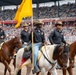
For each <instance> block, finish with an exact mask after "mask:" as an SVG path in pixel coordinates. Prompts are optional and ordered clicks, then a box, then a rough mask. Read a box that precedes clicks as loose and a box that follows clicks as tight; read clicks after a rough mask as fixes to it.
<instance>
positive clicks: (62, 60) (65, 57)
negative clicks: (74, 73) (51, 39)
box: [53, 46, 69, 68]
mask: <svg viewBox="0 0 76 75" xmlns="http://www.w3.org/2000/svg"><path fill="white" fill-rule="evenodd" d="M53 59H54V60H58V63H59V65H60V66H61V67H62V68H67V67H68V64H69V51H68V50H67V47H66V46H56V47H55V50H54V55H53Z"/></svg>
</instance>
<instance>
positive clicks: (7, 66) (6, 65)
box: [3, 60, 11, 75]
mask: <svg viewBox="0 0 76 75" xmlns="http://www.w3.org/2000/svg"><path fill="white" fill-rule="evenodd" d="M3 63H4V65H5V67H6V68H7V69H8V71H9V75H11V68H10V67H9V64H8V63H7V61H5V60H4V61H3ZM7 69H6V70H7Z"/></svg>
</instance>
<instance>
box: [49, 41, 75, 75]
mask: <svg viewBox="0 0 76 75" xmlns="http://www.w3.org/2000/svg"><path fill="white" fill-rule="evenodd" d="M69 48H70V52H69V66H68V67H67V68H66V69H65V68H62V64H63V62H61V61H62V59H61V61H60V60H58V63H59V65H60V66H61V68H62V69H61V70H62V71H63V75H67V74H66V71H68V73H69V75H73V70H72V68H73V66H74V62H75V55H76V41H74V42H73V43H71V44H70V45H69ZM48 73H49V72H48Z"/></svg>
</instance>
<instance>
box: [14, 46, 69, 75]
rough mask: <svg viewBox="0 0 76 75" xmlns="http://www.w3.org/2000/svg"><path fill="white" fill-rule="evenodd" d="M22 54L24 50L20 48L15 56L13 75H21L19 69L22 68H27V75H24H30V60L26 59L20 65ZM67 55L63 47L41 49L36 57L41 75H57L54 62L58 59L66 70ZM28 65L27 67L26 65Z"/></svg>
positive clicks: (37, 74)
mask: <svg viewBox="0 0 76 75" xmlns="http://www.w3.org/2000/svg"><path fill="white" fill-rule="evenodd" d="M23 53H24V48H21V49H19V50H18V52H17V56H16V68H15V72H14V75H21V68H22V67H23V66H26V67H27V73H26V75H30V71H31V68H32V64H31V60H30V59H28V60H27V61H26V62H24V63H23V64H22V65H21V62H22V58H23ZM68 55H69V53H68V52H66V50H64V48H63V47H58V46H57V45H47V46H43V47H42V48H41V51H39V55H38V62H39V67H40V69H41V75H44V74H45V72H46V73H47V72H48V74H47V75H51V74H52V75H57V71H56V62H57V60H58V59H63V60H62V62H63V63H64V64H63V68H66V67H67V66H68V64H67V63H68V60H69V58H68ZM28 64H29V65H28ZM39 73H40V72H38V73H36V75H39Z"/></svg>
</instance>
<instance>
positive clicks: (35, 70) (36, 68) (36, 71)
mask: <svg viewBox="0 0 76 75" xmlns="http://www.w3.org/2000/svg"><path fill="white" fill-rule="evenodd" d="M38 72H40V68H39V67H38V66H35V67H34V70H32V73H33V74H34V73H38Z"/></svg>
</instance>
